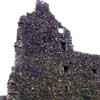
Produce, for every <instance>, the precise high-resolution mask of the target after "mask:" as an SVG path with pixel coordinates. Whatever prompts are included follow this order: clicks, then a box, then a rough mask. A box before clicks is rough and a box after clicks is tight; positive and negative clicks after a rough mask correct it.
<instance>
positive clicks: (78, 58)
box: [7, 0, 100, 100]
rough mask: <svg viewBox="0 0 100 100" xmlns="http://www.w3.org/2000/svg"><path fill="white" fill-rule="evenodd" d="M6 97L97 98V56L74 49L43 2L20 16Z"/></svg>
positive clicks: (99, 78)
mask: <svg viewBox="0 0 100 100" xmlns="http://www.w3.org/2000/svg"><path fill="white" fill-rule="evenodd" d="M15 52H16V57H15V66H14V67H13V68H12V73H11V74H10V77H9V80H8V94H7V100H100V56H98V55H90V54H85V53H81V52H76V51H74V50H73V45H72V41H71V35H70V31H69V30H68V29H66V28H65V27H64V26H63V25H62V24H61V23H60V22H59V21H57V20H56V19H55V17H54V15H52V13H51V12H50V10H49V5H48V4H47V3H46V2H43V1H40V0H37V3H36V8H35V11H34V12H32V13H27V14H26V16H21V17H20V20H19V22H18V31H17V40H16V43H15Z"/></svg>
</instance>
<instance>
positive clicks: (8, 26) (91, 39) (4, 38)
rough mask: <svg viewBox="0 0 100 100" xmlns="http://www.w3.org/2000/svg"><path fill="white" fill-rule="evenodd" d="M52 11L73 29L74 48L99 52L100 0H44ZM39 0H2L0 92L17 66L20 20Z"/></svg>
mask: <svg viewBox="0 0 100 100" xmlns="http://www.w3.org/2000/svg"><path fill="white" fill-rule="evenodd" d="M45 1H47V2H48V3H49V5H50V9H51V12H52V13H53V14H54V15H55V17H56V18H57V19H58V20H59V21H60V22H61V23H62V24H63V25H64V26H66V28H68V29H69V30H70V31H71V36H72V40H73V45H74V50H77V51H82V52H86V53H91V54H100V45H99V43H100V0H45ZM35 2H36V0H0V95H5V94H7V81H8V78H9V74H10V72H11V67H12V66H14V60H15V58H14V57H15V55H14V54H15V53H14V48H13V45H14V42H15V41H16V34H17V33H16V30H17V22H18V20H19V17H20V16H21V15H25V14H26V12H32V11H33V10H34V8H35Z"/></svg>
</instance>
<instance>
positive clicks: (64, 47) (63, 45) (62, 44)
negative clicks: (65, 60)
mask: <svg viewBox="0 0 100 100" xmlns="http://www.w3.org/2000/svg"><path fill="white" fill-rule="evenodd" d="M61 49H62V50H66V43H65V42H61Z"/></svg>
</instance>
